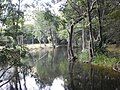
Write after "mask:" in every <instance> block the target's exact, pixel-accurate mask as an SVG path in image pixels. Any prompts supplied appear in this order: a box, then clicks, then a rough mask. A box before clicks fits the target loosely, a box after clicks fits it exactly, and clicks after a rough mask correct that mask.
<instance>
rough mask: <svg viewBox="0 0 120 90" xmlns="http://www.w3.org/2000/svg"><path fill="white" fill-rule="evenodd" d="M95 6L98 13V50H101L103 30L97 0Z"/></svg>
mask: <svg viewBox="0 0 120 90" xmlns="http://www.w3.org/2000/svg"><path fill="white" fill-rule="evenodd" d="M97 5H98V8H97V11H98V20H99V36H98V37H99V39H98V40H99V48H100V49H101V48H102V46H103V43H102V31H103V28H102V10H101V5H100V1H99V0H97Z"/></svg>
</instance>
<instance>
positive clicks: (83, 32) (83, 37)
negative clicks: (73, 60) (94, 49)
mask: <svg viewBox="0 0 120 90" xmlns="http://www.w3.org/2000/svg"><path fill="white" fill-rule="evenodd" d="M84 50H85V31H84V30H82V51H84Z"/></svg>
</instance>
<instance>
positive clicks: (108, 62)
mask: <svg viewBox="0 0 120 90" xmlns="http://www.w3.org/2000/svg"><path fill="white" fill-rule="evenodd" d="M118 61H120V59H118V58H115V57H107V56H105V55H103V54H102V55H100V54H99V55H97V56H96V58H95V59H94V61H93V62H92V63H93V64H96V65H100V66H107V67H112V66H113V65H114V64H116V63H117V62H118Z"/></svg>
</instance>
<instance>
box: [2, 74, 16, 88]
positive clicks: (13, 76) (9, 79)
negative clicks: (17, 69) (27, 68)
mask: <svg viewBox="0 0 120 90" xmlns="http://www.w3.org/2000/svg"><path fill="white" fill-rule="evenodd" d="M13 77H14V75H13V76H12V77H11V78H10V79H9V80H8V81H6V82H5V83H3V84H1V85H0V87H2V86H4V85H5V84H7V83H8V82H10V80H12V78H13Z"/></svg>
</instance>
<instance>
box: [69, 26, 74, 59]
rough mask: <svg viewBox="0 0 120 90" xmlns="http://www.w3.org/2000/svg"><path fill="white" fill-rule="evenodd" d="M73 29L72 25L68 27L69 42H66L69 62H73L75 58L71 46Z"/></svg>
mask: <svg viewBox="0 0 120 90" xmlns="http://www.w3.org/2000/svg"><path fill="white" fill-rule="evenodd" d="M73 27H74V25H71V26H70V32H69V40H68V58H69V60H71V61H74V60H75V56H74V52H73V44H72V40H73V37H72V36H73Z"/></svg>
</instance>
